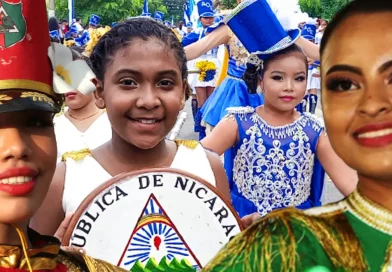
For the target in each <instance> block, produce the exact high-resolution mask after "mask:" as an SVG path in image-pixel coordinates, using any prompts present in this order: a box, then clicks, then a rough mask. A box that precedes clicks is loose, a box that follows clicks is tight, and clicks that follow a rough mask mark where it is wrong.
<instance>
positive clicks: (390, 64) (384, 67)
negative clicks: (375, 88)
mask: <svg viewBox="0 0 392 272" xmlns="http://www.w3.org/2000/svg"><path fill="white" fill-rule="evenodd" d="M390 67H392V60H390V61H387V62H386V63H384V64H383V65H381V67H380V68H378V72H379V73H380V74H381V73H384V72H385V71H386V70H388V69H389V68H390Z"/></svg>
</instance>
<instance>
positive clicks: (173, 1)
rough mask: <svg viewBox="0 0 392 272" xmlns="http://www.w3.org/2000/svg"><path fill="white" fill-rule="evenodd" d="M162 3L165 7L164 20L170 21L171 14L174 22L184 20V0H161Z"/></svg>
mask: <svg viewBox="0 0 392 272" xmlns="http://www.w3.org/2000/svg"><path fill="white" fill-rule="evenodd" d="M163 4H164V5H165V6H166V7H167V13H166V14H165V18H166V20H169V21H171V18H172V16H173V19H174V21H175V23H176V22H178V21H182V20H184V5H185V0H163Z"/></svg>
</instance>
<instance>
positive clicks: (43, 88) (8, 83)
mask: <svg viewBox="0 0 392 272" xmlns="http://www.w3.org/2000/svg"><path fill="white" fill-rule="evenodd" d="M9 89H25V90H32V91H38V92H42V93H45V94H47V95H49V96H51V97H55V96H56V93H55V92H54V91H53V88H52V86H50V85H48V84H46V83H43V82H38V81H34V80H28V79H6V80H0V90H9Z"/></svg>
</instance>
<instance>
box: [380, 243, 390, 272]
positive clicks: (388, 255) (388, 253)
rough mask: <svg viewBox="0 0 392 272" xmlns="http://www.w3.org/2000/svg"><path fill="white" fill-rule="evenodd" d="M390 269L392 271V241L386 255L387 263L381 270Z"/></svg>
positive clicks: (383, 271)
mask: <svg viewBox="0 0 392 272" xmlns="http://www.w3.org/2000/svg"><path fill="white" fill-rule="evenodd" d="M389 271H392V241H391V242H390V243H389V246H388V249H387V252H386V255H385V263H384V265H383V267H382V269H381V272H389Z"/></svg>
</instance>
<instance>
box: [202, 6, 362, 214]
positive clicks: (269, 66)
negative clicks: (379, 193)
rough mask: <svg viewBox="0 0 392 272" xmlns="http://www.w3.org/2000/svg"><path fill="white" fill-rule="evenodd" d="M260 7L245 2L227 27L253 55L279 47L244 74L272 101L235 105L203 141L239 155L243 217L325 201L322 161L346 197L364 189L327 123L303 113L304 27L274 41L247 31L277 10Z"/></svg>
mask: <svg viewBox="0 0 392 272" xmlns="http://www.w3.org/2000/svg"><path fill="white" fill-rule="evenodd" d="M259 5H262V1H255V2H253V3H252V4H250V5H245V7H244V8H243V9H242V8H241V6H240V7H239V8H237V9H238V10H237V11H236V12H235V16H233V17H232V18H231V19H230V20H229V21H228V23H227V24H228V25H229V27H232V30H233V32H235V34H236V35H237V37H238V38H239V39H240V40H241V41H242V43H243V44H244V46H245V47H246V48H247V49H248V51H249V52H264V51H266V50H269V48H275V50H276V51H275V52H274V53H269V54H268V53H262V54H260V53H255V54H253V55H252V57H251V58H250V59H249V61H248V65H247V67H248V68H247V70H246V72H245V74H244V80H245V82H246V83H247V85H248V88H249V91H250V92H251V93H255V92H256V88H258V86H260V88H261V89H262V91H263V95H264V105H263V106H259V107H257V108H252V107H236V108H229V109H228V111H229V115H228V116H226V117H225V119H223V120H222V121H221V122H220V123H219V124H218V125H217V126H216V127H215V129H214V130H213V131H212V133H211V134H210V135H208V136H207V138H205V139H204V140H203V141H202V144H203V146H204V147H206V148H209V149H211V150H214V151H215V152H217V153H218V154H222V153H223V152H225V151H226V150H229V151H228V152H229V154H233V155H232V157H233V160H231V159H227V156H225V168H226V173H227V174H228V176H229V182H230V189H231V197H232V199H233V205H234V208H235V209H236V211H237V212H238V213H239V214H240V216H241V217H242V216H246V215H249V214H252V213H259V214H260V215H262V216H264V215H266V214H268V213H269V212H271V211H273V210H275V209H281V208H284V207H293V206H294V207H298V208H300V209H307V208H310V207H314V206H320V205H321V202H320V199H321V194H322V191H323V182H324V172H323V170H322V168H321V166H320V163H321V165H322V166H323V167H324V169H325V170H326V171H327V173H328V174H329V176H330V177H331V178H332V180H333V181H334V183H335V185H336V186H337V187H338V189H339V190H340V191H341V192H342V193H343V194H344V195H348V194H349V193H351V192H352V191H353V190H354V189H355V186H356V176H355V172H354V171H353V170H352V169H350V168H349V167H348V166H347V165H345V164H344V162H343V161H342V160H341V159H340V158H339V157H338V156H337V155H336V154H335V152H334V151H333V150H332V147H331V145H330V144H329V141H328V137H327V136H326V135H325V133H324V125H323V124H322V123H321V122H320V121H319V120H317V119H316V117H315V116H314V115H311V114H308V113H305V114H300V113H298V112H297V111H296V110H295V108H296V106H297V105H298V104H299V103H300V101H301V99H302V98H303V97H304V94H305V91H306V83H307V82H306V78H307V70H308V69H307V67H308V63H307V58H306V56H305V55H304V53H303V52H302V49H301V48H299V47H298V46H297V45H296V44H295V43H294V42H295V39H296V38H298V36H299V31H298V30H293V31H289V32H288V33H286V32H285V31H284V30H283V29H281V31H280V32H278V30H276V32H277V34H276V35H275V36H274V37H272V38H270V40H269V39H267V38H266V36H268V33H265V34H264V33H261V32H262V30H260V31H259V32H257V33H252V32H247V31H246V28H245V27H246V24H247V23H249V24H251V25H252V27H253V28H255V26H256V27H258V28H260V29H262V26H265V25H266V22H265V21H266V19H265V18H269V14H266V15H263V16H261V15H260V12H256V11H259V10H261V8H260V7H259ZM254 10H256V11H254ZM238 22H241V24H238ZM239 27H240V28H241V29H239ZM249 29H251V28H249ZM274 29H277V28H274ZM260 33H261V35H260ZM278 33H279V34H278ZM260 37H262V38H260ZM277 37H278V38H279V39H278V38H277ZM275 39H276V40H275ZM281 41H288V42H286V43H282V42H281ZM275 42H276V43H277V44H275ZM267 52H268V51H267ZM226 154H227V153H226ZM226 154H225V155H226Z"/></svg>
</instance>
